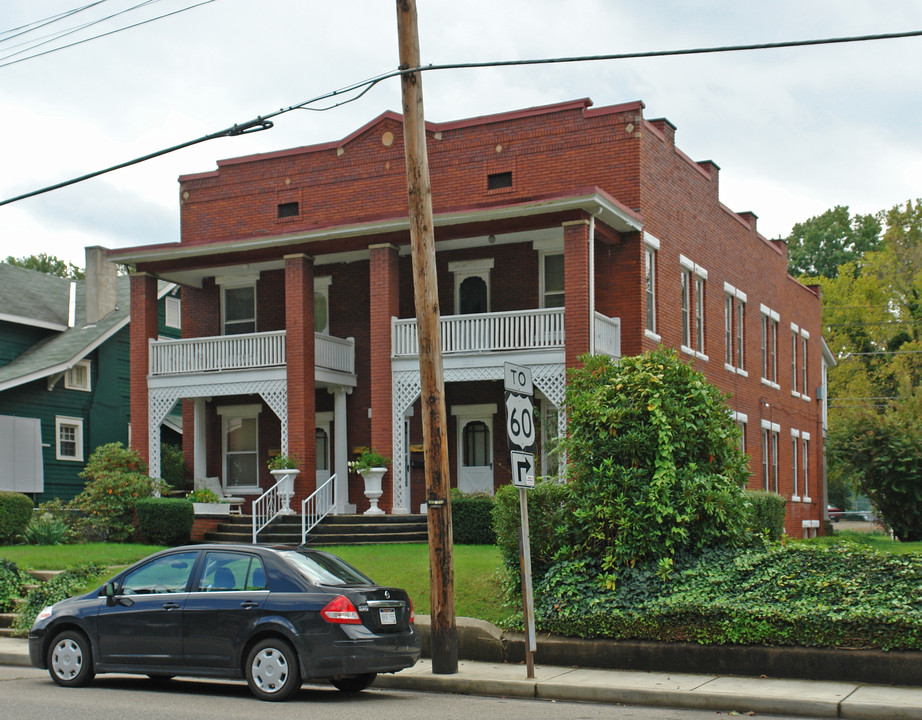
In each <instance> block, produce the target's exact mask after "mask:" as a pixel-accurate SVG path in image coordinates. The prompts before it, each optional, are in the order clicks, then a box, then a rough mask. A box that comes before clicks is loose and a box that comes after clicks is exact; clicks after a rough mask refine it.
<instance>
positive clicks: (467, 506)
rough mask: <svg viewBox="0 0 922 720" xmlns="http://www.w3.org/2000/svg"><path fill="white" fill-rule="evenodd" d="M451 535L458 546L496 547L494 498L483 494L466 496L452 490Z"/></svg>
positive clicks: (455, 489)
mask: <svg viewBox="0 0 922 720" xmlns="http://www.w3.org/2000/svg"><path fill="white" fill-rule="evenodd" d="M451 533H452V538H453V540H454V542H455V543H456V544H458V545H495V544H496V533H495V532H494V531H493V497H492V496H491V495H486V494H483V493H475V494H472V495H464V494H462V493H461V492H460V491H459V490H457V488H454V489H452V491H451Z"/></svg>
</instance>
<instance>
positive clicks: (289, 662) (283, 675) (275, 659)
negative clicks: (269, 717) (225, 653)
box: [246, 638, 301, 700]
mask: <svg viewBox="0 0 922 720" xmlns="http://www.w3.org/2000/svg"><path fill="white" fill-rule="evenodd" d="M246 676H247V684H248V685H249V686H250V692H252V693H253V694H254V695H255V696H256V697H258V698H259V699H260V700H288V698H290V697H292V696H293V695H294V694H295V693H296V692H298V690H299V689H300V687H301V671H300V669H299V668H298V656H297V655H296V654H295V651H294V649H293V648H292V647H291V645H289V644H288V643H287V642H285V641H284V640H279V639H277V638H267V639H266V640H261V641H260V642H258V643H256V645H254V646H253V649H252V650H250V654H249V655H248V656H247V663H246Z"/></svg>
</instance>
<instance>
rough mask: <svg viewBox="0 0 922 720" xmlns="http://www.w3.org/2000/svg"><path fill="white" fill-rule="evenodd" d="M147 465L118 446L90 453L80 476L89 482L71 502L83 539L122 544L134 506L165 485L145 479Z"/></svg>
mask: <svg viewBox="0 0 922 720" xmlns="http://www.w3.org/2000/svg"><path fill="white" fill-rule="evenodd" d="M146 472H147V465H146V463H145V462H144V461H143V460H142V459H141V457H140V455H138V454H137V453H136V452H135V451H133V450H130V449H128V448H125V447H123V446H122V444H121V443H109V444H108V445H101V446H99V447H98V448H96V450H95V451H93V454H92V455H91V456H90V459H89V461H88V462H87V464H86V468H85V469H84V471H83V472H82V473H81V474H80V475H81V477H85V478H88V479H89V482H87V484H86V487H85V488H84V490H83V492H82V493H80V494H79V495H78V496H77V497H75V498H74V499H73V501H72V502H71V506H72V507H74V508H76V509H78V510H80V511H81V513H82V517H81V518H80V519H79V520H78V523H77V526H78V528H79V530H80V531H81V533H83V535H84V536H86V537H89V538H99V539H101V540H104V541H107V542H124V541H125V540H128V539H129V538H131V536H132V535H133V534H134V532H135V528H134V524H133V523H134V512H135V504H136V503H137V501H138V500H139V499H140V498H143V497H150V496H151V495H153V494H154V493H155V492H159V493H160V494H164V493H166V492H168V490H169V485H167V484H166V483H164V482H163V481H162V480H153V479H151V478H149V477H148V476H147V475H146Z"/></svg>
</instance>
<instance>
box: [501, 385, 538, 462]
mask: <svg viewBox="0 0 922 720" xmlns="http://www.w3.org/2000/svg"><path fill="white" fill-rule="evenodd" d="M506 435H507V436H508V437H509V449H510V450H524V451H525V452H530V453H533V452H534V451H535V448H536V445H537V437H536V434H535V404H534V401H533V400H532V399H531V398H530V397H528V396H527V395H519V394H518V393H513V392H508V391H507V392H506Z"/></svg>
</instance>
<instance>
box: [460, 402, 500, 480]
mask: <svg viewBox="0 0 922 720" xmlns="http://www.w3.org/2000/svg"><path fill="white" fill-rule="evenodd" d="M458 489H459V490H460V491H461V492H463V493H487V494H489V495H492V494H493V417H492V416H486V417H459V418H458Z"/></svg>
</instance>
